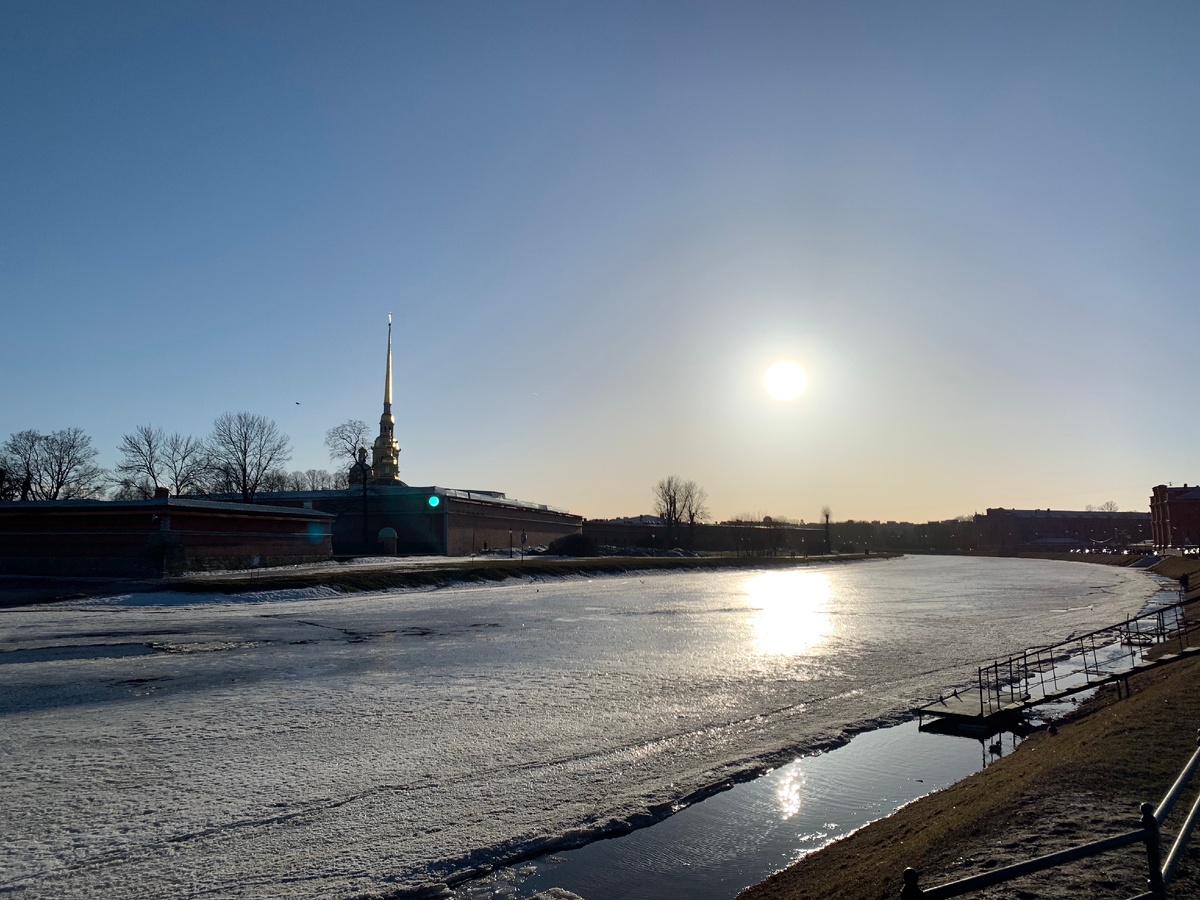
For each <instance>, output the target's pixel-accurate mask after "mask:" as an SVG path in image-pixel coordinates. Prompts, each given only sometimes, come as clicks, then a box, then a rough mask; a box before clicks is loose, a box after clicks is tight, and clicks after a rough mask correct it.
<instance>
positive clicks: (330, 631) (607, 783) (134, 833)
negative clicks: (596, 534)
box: [0, 558, 1157, 897]
mask: <svg viewBox="0 0 1200 900" xmlns="http://www.w3.org/2000/svg"><path fill="white" fill-rule="evenodd" d="M1156 587H1157V585H1156V583H1155V582H1154V581H1153V580H1152V579H1151V578H1149V577H1147V576H1146V575H1145V574H1143V573H1140V572H1128V571H1125V570H1122V569H1115V568H1109V567H1102V566H1091V565H1086V564H1077V563H1052V562H1037V561H1020V560H991V559H955V558H913V559H901V560H894V561H888V562H875V563H870V564H862V565H852V566H827V567H816V566H814V567H812V568H807V569H797V570H789V571H761V572H755V571H740V572H702V573H687V572H684V573H674V574H643V575H634V576H621V577H611V578H600V579H594V580H585V579H566V580H546V581H531V582H520V583H509V584H503V585H494V586H486V587H474V586H472V587H457V588H446V589H439V590H433V591H410V592H391V593H381V594H358V595H348V596H340V595H330V594H328V593H327V592H322V591H291V592H264V593H261V594H257V595H251V596H248V597H238V598H232V597H225V596H222V595H220V594H215V593H214V594H212V595H202V596H197V595H179V594H169V593H164V594H158V595H134V596H130V597H117V598H105V599H93V600H84V601H76V602H71V603H64V604H56V605H53V606H41V607H30V608H20V609H12V610H2V611H0V783H2V784H3V785H4V802H3V803H2V804H0V836H2V843H0V892H8V893H12V894H14V895H16V896H22V897H25V896H28V897H92V896H100V895H108V896H132V895H135V894H140V893H145V891H146V887H145V886H146V885H153V886H154V889H153V893H155V894H158V895H163V896H165V895H170V894H182V895H186V896H194V897H202V896H210V895H211V896H254V897H327V896H350V895H363V894H367V895H372V894H378V895H388V894H392V893H396V894H403V893H406V892H408V891H411V890H415V889H417V888H419V887H420V886H422V885H427V884H429V883H435V882H439V881H445V880H447V879H452V878H453V877H454V876H455V874H456V873H459V874H461V873H462V872H464V871H467V870H471V869H473V868H476V867H479V866H481V865H484V864H489V863H496V862H503V861H505V860H508V859H511V858H513V857H515V856H517V855H520V854H521V853H524V852H527V851H529V850H532V849H536V848H542V849H550V848H553V847H556V846H563V845H568V844H570V843H572V842H578V841H580V840H582V839H584V838H586V837H591V836H596V835H598V834H601V833H605V832H610V831H613V830H615V829H619V828H622V827H624V826H627V825H628V824H637V823H642V822H645V821H649V820H650V819H652V818H653V817H656V816H661V815H662V814H664V813H665V811H667V810H668V809H669V808H670V807H671V805H672V804H674V803H678V802H679V801H680V800H681V799H683V798H687V797H689V796H691V795H694V794H696V793H697V792H703V791H705V790H706V789H710V788H712V787H713V786H714V785H718V784H720V783H722V782H724V781H726V780H727V779H729V778H736V777H739V776H743V775H745V774H746V773H748V772H752V771H755V770H758V769H760V768H762V767H763V766H765V765H769V764H774V763H777V762H779V761H782V760H784V759H789V758H791V756H792V755H794V754H795V753H796V751H797V750H802V749H804V748H806V747H810V748H811V747H815V746H818V745H820V744H821V743H822V742H827V741H828V740H829V739H831V738H834V737H837V736H839V735H840V734H842V733H843V731H844V730H845V729H846V728H847V727H849V726H856V725H857V726H861V725H862V724H864V723H867V722H879V721H884V720H886V719H887V718H888V717H895V716H896V715H897V714H898V713H900V712H901V711H903V710H904V709H907V708H908V707H909V706H910V705H911V704H912V703H913V702H914V701H915V700H917V699H919V698H921V697H927V696H930V695H934V694H937V693H938V692H940V691H942V690H945V689H947V688H949V687H951V686H953V685H955V684H961V683H964V682H965V681H966V680H967V679H968V678H969V677H970V676H971V675H973V673H974V670H975V666H976V665H977V664H979V663H982V662H987V661H990V660H991V659H992V658H993V657H995V656H997V655H1003V654H1006V653H1008V652H1011V651H1018V650H1021V649H1023V648H1025V647H1027V646H1032V645H1034V644H1038V643H1045V642H1048V641H1051V640H1056V639H1059V638H1062V637H1065V636H1067V635H1068V634H1070V633H1071V632H1075V631H1082V630H1087V629H1090V628H1094V627H1098V626H1100V625H1104V624H1107V623H1109V622H1112V621H1116V620H1117V619H1120V618H1123V617H1124V616H1126V615H1128V614H1131V613H1132V612H1135V611H1136V610H1137V609H1139V608H1140V607H1141V605H1142V603H1143V602H1144V601H1145V599H1146V598H1147V597H1148V596H1149V594H1150V593H1152V592H1153V591H1154V590H1155V589H1156Z"/></svg>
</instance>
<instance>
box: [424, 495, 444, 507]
mask: <svg viewBox="0 0 1200 900" xmlns="http://www.w3.org/2000/svg"><path fill="white" fill-rule="evenodd" d="M426 502H427V503H428V504H429V507H430V509H436V508H437V505H438V504H439V503H441V502H442V498H441V497H439V496H438V495H437V494H434V495H433V496H432V497H430V498H429V500H427V501H426Z"/></svg>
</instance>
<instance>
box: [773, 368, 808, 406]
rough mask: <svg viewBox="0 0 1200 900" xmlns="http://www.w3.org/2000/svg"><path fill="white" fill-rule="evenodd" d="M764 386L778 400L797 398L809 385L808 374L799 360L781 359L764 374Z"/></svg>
mask: <svg viewBox="0 0 1200 900" xmlns="http://www.w3.org/2000/svg"><path fill="white" fill-rule="evenodd" d="M763 387H764V388H766V389H767V394H769V395H770V396H771V397H773V398H774V399H776V400H795V399H796V398H797V397H799V396H800V395H801V394H803V393H804V389H805V388H806V387H808V375H807V374H806V373H805V371H804V368H803V367H802V366H801V365H800V363H798V362H794V361H792V360H790V359H780V360H777V361H776V362H773V363H771V365H770V367H769V368H768V369H767V372H766V374H765V375H763Z"/></svg>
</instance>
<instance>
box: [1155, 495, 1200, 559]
mask: <svg viewBox="0 0 1200 900" xmlns="http://www.w3.org/2000/svg"><path fill="white" fill-rule="evenodd" d="M1150 522H1151V525H1150V527H1151V532H1152V534H1151V540H1152V541H1153V542H1154V549H1155V550H1169V549H1188V548H1195V547H1198V546H1200V486H1195V485H1193V486H1191V487H1188V486H1187V485H1186V484H1185V485H1183V487H1168V486H1167V485H1165V484H1160V485H1156V486H1155V487H1154V488H1153V489H1152V491H1151V494H1150Z"/></svg>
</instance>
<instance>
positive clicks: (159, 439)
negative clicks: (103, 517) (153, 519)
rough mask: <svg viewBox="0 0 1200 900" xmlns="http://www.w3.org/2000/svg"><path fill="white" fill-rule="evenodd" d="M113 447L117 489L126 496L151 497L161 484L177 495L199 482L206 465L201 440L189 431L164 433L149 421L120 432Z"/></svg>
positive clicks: (200, 482)
mask: <svg viewBox="0 0 1200 900" xmlns="http://www.w3.org/2000/svg"><path fill="white" fill-rule="evenodd" d="M117 450H118V451H120V453H121V461H120V462H119V463H117V472H118V473H119V474H120V475H121V478H120V479H119V480H118V485H119V491H118V493H120V494H121V495H122V497H124V498H126V499H136V498H137V497H138V495H141V496H142V497H153V496H154V491H155V489H156V488H157V487H158V486H159V485H163V484H165V485H166V486H167V487H169V488H170V489H171V491H172V493H174V494H177V495H178V494H184V493H188V492H191V491H198V490H200V489H201V488H202V486H203V483H204V473H205V469H206V467H207V459H206V456H205V452H204V442H203V441H201V440H199V439H198V438H194V437H192V436H191V435H186V434H180V433H179V432H177V431H176V432H172V433H171V434H167V433H166V432H165V431H163V430H162V429H161V428H158V427H156V426H153V425H139V426H138V427H137V428H135V429H134V430H133V431H132V432H130V433H129V434H124V435H122V436H121V443H120V444H119V445H118V446H117Z"/></svg>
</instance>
